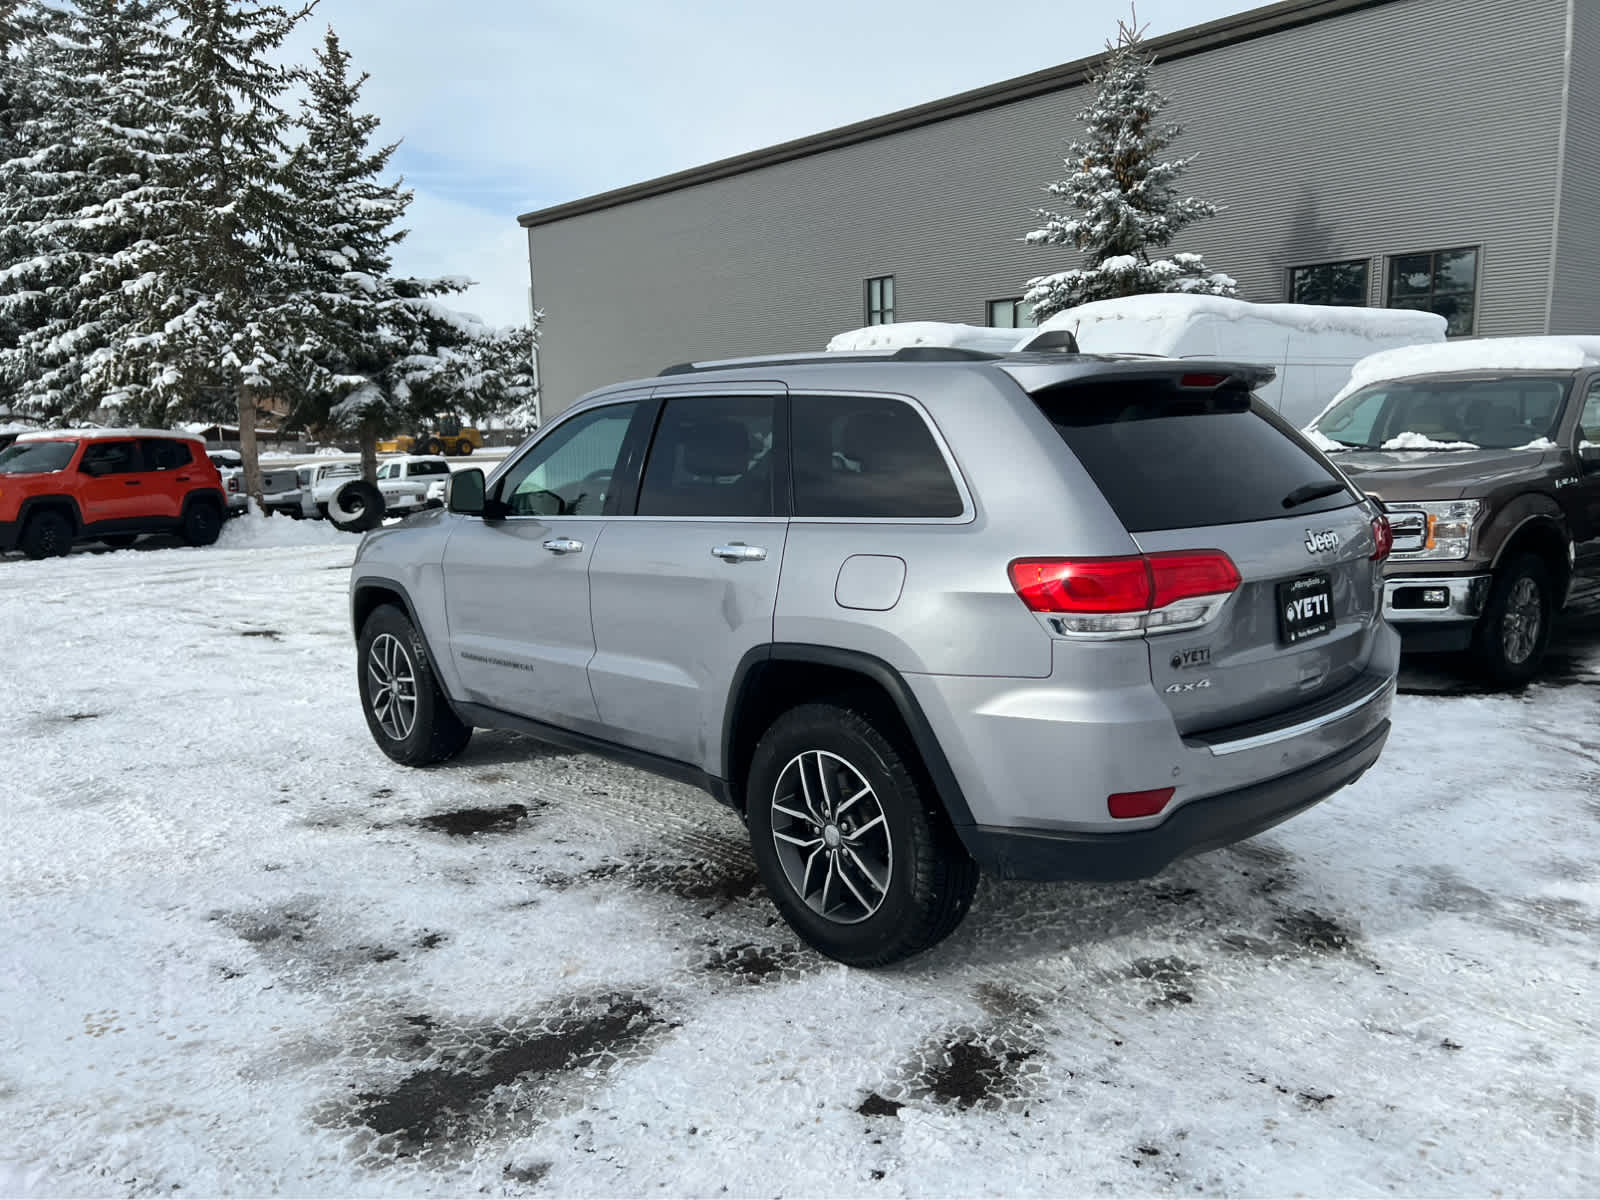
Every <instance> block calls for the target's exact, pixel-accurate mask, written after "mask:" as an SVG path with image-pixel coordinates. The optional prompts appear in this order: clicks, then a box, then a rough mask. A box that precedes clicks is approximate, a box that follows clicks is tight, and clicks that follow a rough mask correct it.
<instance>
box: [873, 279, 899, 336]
mask: <svg viewBox="0 0 1600 1200" xmlns="http://www.w3.org/2000/svg"><path fill="white" fill-rule="evenodd" d="M893 323H894V276H893V275H879V276H878V277H877V278H876V279H869V280H867V324H868V325H892V324H893Z"/></svg>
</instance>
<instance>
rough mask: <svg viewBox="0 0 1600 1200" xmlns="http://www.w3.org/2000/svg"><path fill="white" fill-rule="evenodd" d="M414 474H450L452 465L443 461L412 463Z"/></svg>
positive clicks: (412, 472)
mask: <svg viewBox="0 0 1600 1200" xmlns="http://www.w3.org/2000/svg"><path fill="white" fill-rule="evenodd" d="M411 474H412V475H448V474H450V465H449V464H448V463H442V462H419V463H412V464H411Z"/></svg>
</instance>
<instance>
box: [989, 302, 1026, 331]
mask: <svg viewBox="0 0 1600 1200" xmlns="http://www.w3.org/2000/svg"><path fill="white" fill-rule="evenodd" d="M988 323H989V324H990V325H992V326H994V327H995V328H996V329H1032V328H1033V324H1034V322H1033V305H1031V304H1024V303H1023V302H1022V298H1021V297H1020V296H1013V297H1011V299H1009V300H991V301H989V321H988Z"/></svg>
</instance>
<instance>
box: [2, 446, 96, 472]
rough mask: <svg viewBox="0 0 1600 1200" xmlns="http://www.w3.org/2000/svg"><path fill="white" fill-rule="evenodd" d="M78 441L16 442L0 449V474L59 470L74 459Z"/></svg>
mask: <svg viewBox="0 0 1600 1200" xmlns="http://www.w3.org/2000/svg"><path fill="white" fill-rule="evenodd" d="M77 448H78V443H77V442H15V443H13V444H12V445H10V446H7V447H6V448H5V449H4V450H0V475H34V474H40V475H42V474H44V473H45V472H47V471H59V470H61V469H62V468H64V467H65V466H66V465H67V464H68V463H69V462H71V461H72V453H73V451H74V450H76V449H77Z"/></svg>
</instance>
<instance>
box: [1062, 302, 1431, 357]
mask: <svg viewBox="0 0 1600 1200" xmlns="http://www.w3.org/2000/svg"><path fill="white" fill-rule="evenodd" d="M1201 319H1212V320H1216V321H1221V322H1229V323H1232V322H1249V321H1254V322H1260V323H1262V324H1265V325H1274V326H1279V327H1281V328H1282V329H1284V330H1287V331H1293V332H1296V333H1307V334H1343V335H1347V336H1349V337H1353V338H1359V339H1362V340H1366V341H1374V342H1378V343H1380V344H1388V345H1394V346H1399V345H1410V344H1413V343H1419V342H1443V341H1444V336H1445V328H1446V322H1445V319H1444V318H1443V317H1441V316H1439V315H1438V314H1436V313H1425V312H1415V311H1413V310H1410V309H1402V308H1354V307H1344V306H1340V305H1331V304H1253V303H1251V302H1250V301H1248V300H1235V299H1232V298H1231V297H1227V296H1196V295H1185V294H1178V293H1163V294H1160V295H1152V296H1125V297H1123V298H1121V299H1117V300H1096V301H1093V302H1092V303H1089V304H1080V305H1078V306H1077V307H1076V308H1069V309H1067V310H1066V311H1065V312H1059V313H1057V314H1056V315H1055V316H1053V317H1051V318H1050V319H1049V320H1047V321H1044V322H1043V323H1041V324H1040V326H1039V328H1040V329H1041V330H1046V329H1068V330H1074V331H1078V330H1080V329H1081V330H1082V332H1080V333H1079V334H1078V336H1079V339H1080V342H1081V341H1082V339H1083V338H1084V337H1090V338H1110V337H1114V336H1115V334H1114V333H1113V331H1112V330H1110V329H1104V330H1101V331H1099V332H1097V333H1091V332H1090V328H1089V327H1091V326H1093V325H1097V324H1103V323H1110V322H1119V321H1121V322H1129V323H1130V324H1131V323H1138V324H1140V325H1142V326H1144V329H1143V330H1141V331H1140V334H1139V336H1140V337H1142V338H1146V339H1148V340H1149V341H1150V343H1151V344H1155V343H1158V342H1163V341H1171V340H1175V339H1176V337H1177V336H1178V335H1179V334H1180V333H1181V331H1182V330H1183V329H1185V328H1186V327H1187V326H1189V325H1190V324H1192V323H1194V322H1196V321H1198V320H1201ZM1140 348H1143V347H1140Z"/></svg>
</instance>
